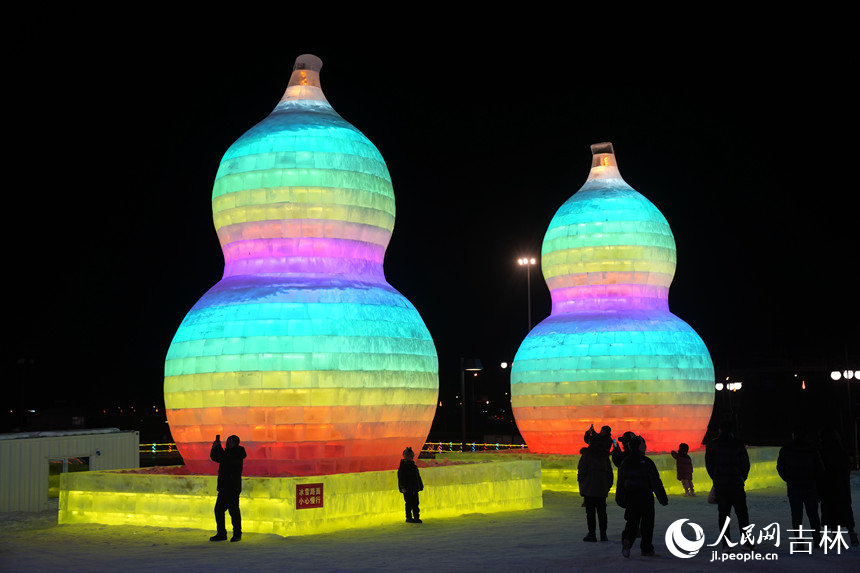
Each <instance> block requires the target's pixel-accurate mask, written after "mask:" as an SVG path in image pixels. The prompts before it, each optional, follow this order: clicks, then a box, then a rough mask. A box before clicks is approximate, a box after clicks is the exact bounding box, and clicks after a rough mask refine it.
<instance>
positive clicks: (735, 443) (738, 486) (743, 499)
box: [705, 420, 752, 549]
mask: <svg viewBox="0 0 860 573" xmlns="http://www.w3.org/2000/svg"><path fill="white" fill-rule="evenodd" d="M705 468H706V469H707V470H708V475H709V476H711V480H712V481H713V483H714V494H715V495H716V498H717V516H718V519H719V527H720V530H721V531H722V528H723V526H724V525H725V523H726V520H727V519H729V515H730V513H731V510H732V508H734V510H735V515H736V516H737V518H738V527H739V528H740V529H739V531H743V528H744V527H746V526H748V525H749V524H750V516H749V511H748V510H747V495H746V491H745V490H744V483H745V482H746V480H747V477H748V476H749V473H750V458H749V454H747V448H746V446H745V445H744V443H743V442H742V441H740V440H739V439H737V438H736V437H735V436H734V434H733V433H732V425H731V420H723V421H722V422H721V423H720V431H719V434H718V435H717V437H716V438H714V439H713V440H711V441H710V442H708V444H707V446H706V447H705ZM726 540H729V541H730V540H731V528H730V527H728V526H727V527H726V529H725V539H724V540H723V545H726V544H727V543H726ZM745 547H746V548H747V549H752V544H750V543H746V544H745Z"/></svg>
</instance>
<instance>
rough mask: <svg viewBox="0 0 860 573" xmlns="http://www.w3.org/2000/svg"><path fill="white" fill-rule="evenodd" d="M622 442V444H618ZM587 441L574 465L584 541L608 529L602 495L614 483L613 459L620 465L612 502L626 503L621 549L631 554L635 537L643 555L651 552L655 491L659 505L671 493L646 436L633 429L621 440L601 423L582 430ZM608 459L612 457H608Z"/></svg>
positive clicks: (622, 505) (593, 539) (592, 539)
mask: <svg viewBox="0 0 860 573" xmlns="http://www.w3.org/2000/svg"><path fill="white" fill-rule="evenodd" d="M619 442H620V445H619ZM585 443H586V444H588V446H587V447H585V448H583V449H582V450H581V451H580V453H581V454H582V455H581V457H580V458H579V465H578V466H577V480H578V482H579V493H580V495H581V496H582V497H583V498H584V499H585V502H584V505H585V519H586V524H587V526H588V534H587V535H586V536H585V537H584V538H583V541H597V539H598V538H597V529H596V527H598V526H599V527H600V541H608V540H609V538H608V537H607V534H606V527H607V523H606V522H607V519H606V498H607V497H609V490H610V489H611V488H612V483H613V470H612V465H613V464H614V465H615V466H616V467H617V468H618V483H617V484H616V487H615V502H616V503H617V504H618V505H619V506H621V507H623V508H624V520H625V522H626V523H625V526H624V531H623V532H622V533H621V552H622V554H623V555H624V556H625V557H630V549H631V547H633V542H634V541H635V539H636V538H637V537H640V538H641V541H640V544H639V548H640V549H641V551H642V555H654V544H653V542H652V540H653V537H654V513H655V512H654V497H655V496H656V498H657V501H659V502H660V504H661V505H667V504H668V503H669V498H668V497H667V496H666V490H665V488H664V487H663V482H662V480H661V479H660V473H659V472H658V471H657V466H656V465H654V462H653V461H652V460H651V459H650V458H649V457H647V456H646V455H645V441H644V440H643V439H642V438H641V437H640V436H637V435H635V434H633V433H632V432H626V433H625V434H624V435H622V436H621V439H620V440H617V441H616V440H614V439H612V428H610V427H609V426H603V427H602V428H601V429H600V432H595V430H594V426H593V425H592V427H591V428H589V429H588V431H586V433H585ZM610 460H611V461H610Z"/></svg>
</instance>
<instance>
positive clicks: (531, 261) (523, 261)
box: [517, 257, 537, 332]
mask: <svg viewBox="0 0 860 573" xmlns="http://www.w3.org/2000/svg"><path fill="white" fill-rule="evenodd" d="M517 263H519V265H520V266H521V267H523V266H524V267H525V268H526V303H527V306H528V315H529V332H531V331H532V265H536V264H537V260H536V259H535V258H534V257H521V258H519V259H517Z"/></svg>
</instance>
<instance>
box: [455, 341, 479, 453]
mask: <svg viewBox="0 0 860 573" xmlns="http://www.w3.org/2000/svg"><path fill="white" fill-rule="evenodd" d="M483 369H484V367H483V366H481V361H480V360H478V359H477V358H460V422H461V430H462V435H461V446H460V449H461V451H464V452H465V451H466V372H480V371H481V370H483Z"/></svg>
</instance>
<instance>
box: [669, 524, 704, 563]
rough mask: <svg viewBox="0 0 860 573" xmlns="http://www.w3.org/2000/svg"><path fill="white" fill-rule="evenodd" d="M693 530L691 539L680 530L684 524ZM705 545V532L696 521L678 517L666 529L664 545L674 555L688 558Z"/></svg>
mask: <svg viewBox="0 0 860 573" xmlns="http://www.w3.org/2000/svg"><path fill="white" fill-rule="evenodd" d="M685 523H686V524H687V526H688V527H689V528H690V529H692V530H693V532H692V533H693V535H692V537H693V538H692V539H688V538H687V536H686V535H684V532H683V530H682V528H683V526H684V524H685ZM704 545H705V532H704V531H703V530H702V528H701V527H700V526H699V524H697V523H693V522H692V521H690V520H688V519H679V520H677V521H675V522H673V523H672V525H670V526H669V527H668V529H666V547H667V548H668V549H669V552H670V553H671V554H672V555H674V556H675V557H680V558H681V559H689V558H690V557H693V556H694V555H696V554H697V553H698V552H699V549H701V548H702V546H704Z"/></svg>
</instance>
